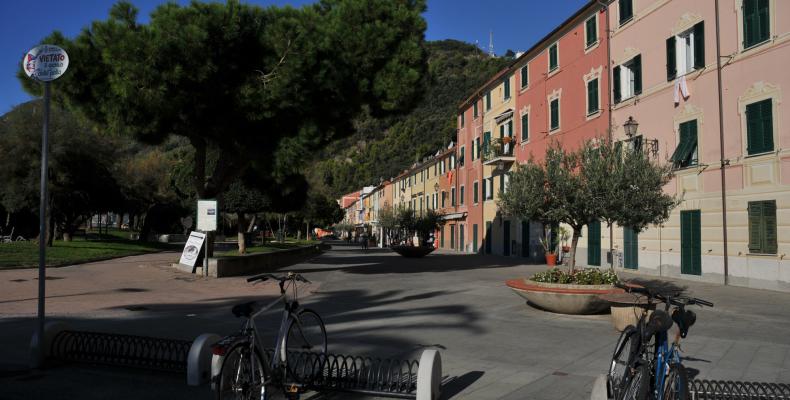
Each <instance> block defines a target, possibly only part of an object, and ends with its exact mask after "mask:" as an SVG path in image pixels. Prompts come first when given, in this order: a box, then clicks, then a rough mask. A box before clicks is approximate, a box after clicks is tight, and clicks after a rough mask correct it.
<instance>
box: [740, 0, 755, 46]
mask: <svg viewBox="0 0 790 400" xmlns="http://www.w3.org/2000/svg"><path fill="white" fill-rule="evenodd" d="M755 6H756V0H743V5H742V6H741V7H742V8H741V13H742V14H743V48H747V47H751V46H752V44H754V43H755V42H754V41H755V35H754V29H755V21H754V16H755V14H756V13H755Z"/></svg>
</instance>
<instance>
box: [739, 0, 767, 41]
mask: <svg viewBox="0 0 790 400" xmlns="http://www.w3.org/2000/svg"><path fill="white" fill-rule="evenodd" d="M742 7H743V8H742V10H741V11H742V13H743V48H744V49H748V48H749V47H752V46H755V45H758V44H760V43H762V42H765V41H766V40H768V39H769V38H770V36H771V33H770V31H771V21H770V20H769V18H768V17H769V10H768V0H743V6H742Z"/></svg>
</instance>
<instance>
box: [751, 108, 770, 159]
mask: <svg viewBox="0 0 790 400" xmlns="http://www.w3.org/2000/svg"><path fill="white" fill-rule="evenodd" d="M773 149H774V136H773V103H772V99H767V100H763V101H760V102H757V103H752V104H749V105H747V106H746V151H747V153H748V154H759V153H765V152H768V151H772V150H773Z"/></svg>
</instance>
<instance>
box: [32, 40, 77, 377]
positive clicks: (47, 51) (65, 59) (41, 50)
mask: <svg viewBox="0 0 790 400" xmlns="http://www.w3.org/2000/svg"><path fill="white" fill-rule="evenodd" d="M68 66H69V56H68V54H66V51H65V50H63V49H61V48H60V47H58V46H52V45H48V44H42V45H40V46H36V47H34V48H32V49H31V50H30V51H28V52H27V54H25V58H24V59H22V69H24V71H25V73H26V74H27V76H28V77H30V78H32V79H34V80H37V81H40V82H44V129H43V132H42V136H41V197H40V200H39V207H38V215H39V216H38V232H39V233H38V324H37V326H36V335H35V337H34V342H35V343H34V348H37V349H38V353H37V354H36V358H37V360H34V363H35V364H37V365H38V364H40V363H41V361H42V360H41V357H42V351H43V349H42V348H41V346H42V345H43V341H44V299H45V294H46V293H45V290H46V285H45V281H46V257H47V256H46V245H47V235H48V233H47V226H46V215H47V164H48V161H49V157H48V156H49V154H48V152H49V97H50V95H49V82H50V81H54V80H55V79H58V78H60V76H61V75H63V73H64V72H66V68H68Z"/></svg>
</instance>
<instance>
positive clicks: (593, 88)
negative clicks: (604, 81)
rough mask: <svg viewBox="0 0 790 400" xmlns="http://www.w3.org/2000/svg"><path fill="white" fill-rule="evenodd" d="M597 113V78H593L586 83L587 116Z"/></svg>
mask: <svg viewBox="0 0 790 400" xmlns="http://www.w3.org/2000/svg"><path fill="white" fill-rule="evenodd" d="M598 111H599V110H598V78H595V79H593V80H591V81H589V82H587V115H593V114H595V113H597V112H598Z"/></svg>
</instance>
